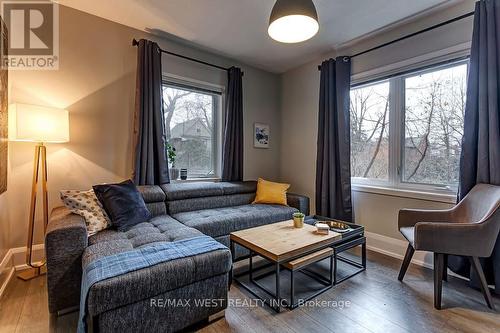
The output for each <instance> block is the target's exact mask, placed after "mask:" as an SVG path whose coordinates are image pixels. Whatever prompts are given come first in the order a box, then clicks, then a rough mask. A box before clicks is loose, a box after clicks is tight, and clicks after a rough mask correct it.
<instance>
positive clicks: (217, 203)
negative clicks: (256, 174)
mask: <svg viewBox="0 0 500 333" xmlns="http://www.w3.org/2000/svg"><path fill="white" fill-rule="evenodd" d="M254 199H255V193H244V194H233V195H221V196H216V197H206V198H194V199H184V200H174V201H167V203H166V205H167V212H168V214H170V215H172V214H178V213H183V212H189V211H194V210H202V209H213V208H220V207H231V206H241V205H248V204H250V203H251V202H252V201H253V200H254Z"/></svg>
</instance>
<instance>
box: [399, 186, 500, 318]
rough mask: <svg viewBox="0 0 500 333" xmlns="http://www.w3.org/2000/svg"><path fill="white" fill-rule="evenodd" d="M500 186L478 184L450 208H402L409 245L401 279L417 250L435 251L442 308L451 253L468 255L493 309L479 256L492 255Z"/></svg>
mask: <svg viewBox="0 0 500 333" xmlns="http://www.w3.org/2000/svg"><path fill="white" fill-rule="evenodd" d="M499 206H500V186H495V185H487V184H478V185H476V186H474V188H473V189H472V190H471V191H470V192H469V193H468V194H467V195H466V196H465V198H463V199H462V201H460V202H459V203H458V204H457V205H456V206H455V207H453V208H451V209H447V210H413V209H412V210H410V209H403V210H400V211H399V218H398V227H399V231H400V232H401V233H402V234H403V236H404V237H405V238H406V239H407V240H408V242H409V244H408V249H407V250H406V255H405V258H404V260H403V264H402V265H401V270H400V272H399V276H398V280H399V281H402V280H403V278H404V276H405V273H406V270H407V269H408V266H409V264H410V261H411V258H412V256H413V253H414V252H415V250H422V251H429V252H433V253H434V307H435V308H436V309H441V292H442V281H443V279H444V280H447V274H446V272H447V260H448V259H447V256H448V255H450V254H451V255H459V256H464V257H468V258H469V260H470V263H471V267H472V269H474V270H475V272H476V273H477V276H478V277H479V280H480V283H481V289H482V292H483V295H484V298H485V300H486V303H487V305H488V307H489V308H490V309H493V310H494V303H493V299H492V297H491V294H490V291H489V289H488V284H487V282H486V278H485V276H484V272H483V269H482V267H481V264H480V262H479V257H489V256H491V254H492V252H493V248H494V246H495V242H496V241H497V238H498V233H499V231H500V210H499V209H498V208H499Z"/></svg>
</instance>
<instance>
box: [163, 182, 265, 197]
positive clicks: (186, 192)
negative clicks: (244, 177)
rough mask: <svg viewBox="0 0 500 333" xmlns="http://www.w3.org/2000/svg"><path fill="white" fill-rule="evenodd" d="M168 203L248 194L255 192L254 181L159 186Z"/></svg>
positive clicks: (255, 183)
mask: <svg viewBox="0 0 500 333" xmlns="http://www.w3.org/2000/svg"><path fill="white" fill-rule="evenodd" d="M161 189H162V190H163V191H164V192H165V196H166V199H167V202H168V201H174V200H184V199H193V198H205V197H215V196H221V195H231V194H248V193H255V191H257V182H256V181H244V182H221V183H209V182H201V183H200V182H196V183H175V184H164V185H161Z"/></svg>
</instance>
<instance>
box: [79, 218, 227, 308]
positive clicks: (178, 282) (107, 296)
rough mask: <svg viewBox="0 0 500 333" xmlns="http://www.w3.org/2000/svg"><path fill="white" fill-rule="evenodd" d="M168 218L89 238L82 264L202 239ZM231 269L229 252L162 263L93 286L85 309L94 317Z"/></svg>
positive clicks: (221, 251)
mask: <svg viewBox="0 0 500 333" xmlns="http://www.w3.org/2000/svg"><path fill="white" fill-rule="evenodd" d="M201 235H202V233H201V232H200V231H198V230H196V229H193V228H190V227H187V226H185V225H183V224H182V223H180V222H178V221H176V220H174V219H173V218H172V217H170V216H168V215H163V216H158V217H155V218H153V219H151V220H150V221H149V222H145V223H141V224H138V225H136V226H134V227H132V228H131V229H130V230H129V231H127V232H118V231H115V230H106V231H102V232H100V233H98V234H96V235H94V236H92V237H90V238H89V246H88V247H87V248H86V249H85V252H84V254H83V258H82V264H83V266H84V267H85V266H86V265H87V264H88V263H89V262H91V261H93V260H95V259H97V258H100V257H104V256H109V255H112V254H116V253H121V252H125V251H130V250H132V249H135V248H141V247H144V246H146V245H148V244H152V243H156V242H172V241H176V240H181V239H186V238H191V237H196V236H201ZM230 268H231V253H230V252H229V249H227V250H218V251H213V252H209V253H204V254H201V255H197V256H194V257H189V258H183V259H177V260H172V261H168V262H164V263H161V264H158V265H155V266H151V267H148V268H145V269H141V270H138V271H134V272H130V273H127V274H124V275H121V276H117V277H114V278H111V279H107V280H104V281H101V282H98V283H96V284H95V285H93V286H92V288H91V289H90V292H89V295H88V309H89V313H90V314H91V315H97V314H100V313H103V312H105V311H109V310H111V309H115V308H118V307H120V306H124V305H126V304H131V303H134V302H137V301H140V300H144V299H147V298H149V297H153V296H155V295H158V294H160V293H163V292H166V291H169V290H173V289H176V288H180V287H182V286H185V285H188V284H191V283H193V282H196V281H201V280H203V279H207V278H210V277H213V276H216V275H220V274H225V273H227V272H228V271H229V270H230Z"/></svg>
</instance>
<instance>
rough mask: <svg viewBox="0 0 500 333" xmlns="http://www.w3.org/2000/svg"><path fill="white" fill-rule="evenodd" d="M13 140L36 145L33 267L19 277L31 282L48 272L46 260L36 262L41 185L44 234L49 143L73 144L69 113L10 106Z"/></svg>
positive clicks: (29, 259)
mask: <svg viewBox="0 0 500 333" xmlns="http://www.w3.org/2000/svg"><path fill="white" fill-rule="evenodd" d="M9 140H11V141H26V142H36V143H37V144H36V146H35V159H34V167H33V183H32V186H31V203H30V214H29V221H28V223H29V224H28V239H27V242H26V265H28V266H29V267H30V268H29V269H27V270H24V271H22V272H20V273H19V274H18V275H17V276H18V277H19V278H20V279H22V280H25V281H27V280H31V279H33V278H35V277H37V276H40V275H42V274H44V273H45V271H46V269H45V261H42V262H39V263H34V262H33V234H34V231H35V215H36V203H37V191H38V187H39V182H41V184H42V191H41V192H42V206H43V215H42V216H43V226H44V233H45V230H46V228H47V223H48V219H49V212H48V195H47V151H46V147H45V143H63V142H68V141H69V115H68V111H66V110H61V109H55V108H47V107H43V106H36V105H28V104H11V105H10V106H9Z"/></svg>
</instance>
